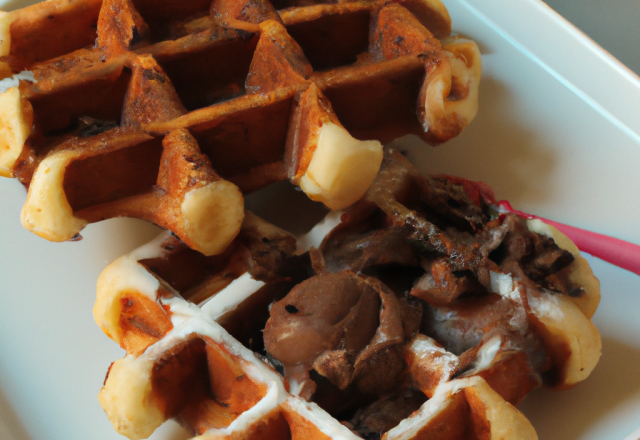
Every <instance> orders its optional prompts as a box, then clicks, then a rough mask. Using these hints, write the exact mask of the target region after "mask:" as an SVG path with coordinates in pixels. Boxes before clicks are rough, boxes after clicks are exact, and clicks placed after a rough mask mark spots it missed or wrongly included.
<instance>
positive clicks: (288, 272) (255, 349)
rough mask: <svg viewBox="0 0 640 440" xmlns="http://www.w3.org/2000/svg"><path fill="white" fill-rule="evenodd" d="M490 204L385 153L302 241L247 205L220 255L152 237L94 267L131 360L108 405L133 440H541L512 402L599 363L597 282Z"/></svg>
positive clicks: (113, 376) (483, 195)
mask: <svg viewBox="0 0 640 440" xmlns="http://www.w3.org/2000/svg"><path fill="white" fill-rule="evenodd" d="M494 208H495V200H494V199H493V195H492V193H491V191H490V190H489V189H488V188H487V187H486V186H484V185H483V184H478V183H474V182H470V181H467V180H464V179H459V178H453V177H450V176H422V175H420V174H419V173H418V172H417V171H416V170H415V169H414V168H413V167H412V166H411V165H410V164H409V163H408V162H407V161H406V160H405V159H404V157H402V156H401V155H400V154H399V153H397V152H392V151H387V152H386V153H385V156H384V158H383V162H382V167H381V170H380V172H379V173H378V175H377V177H376V179H375V180H374V182H373V184H372V185H371V187H370V188H369V189H368V190H367V192H366V194H365V196H364V197H363V198H362V199H361V200H360V201H358V202H357V203H356V204H354V205H353V206H351V207H350V208H348V209H347V210H345V211H332V212H330V213H329V214H328V215H327V217H326V218H325V219H324V220H323V221H322V222H320V223H319V224H318V225H316V226H315V227H314V228H313V229H312V230H311V231H310V232H309V233H308V234H306V235H304V236H302V237H300V238H298V239H297V240H296V239H295V238H294V237H293V236H292V235H291V234H290V233H288V232H286V231H283V230H282V229H279V228H277V227H275V226H274V225H271V224H269V223H267V222H265V221H264V220H261V219H260V218H258V217H257V216H255V215H253V214H251V213H247V216H246V218H245V221H244V223H243V225H242V228H241V231H240V233H239V235H238V236H237V238H236V239H235V240H234V242H233V243H232V245H231V246H230V248H229V249H228V250H227V251H226V253H225V254H221V255H218V256H213V257H205V256H203V255H202V254H200V253H198V252H195V251H193V250H191V249H189V248H188V247H187V246H186V245H185V244H183V243H181V242H180V241H179V240H177V239H176V238H175V237H174V236H172V235H171V234H170V233H169V232H165V233H163V234H162V235H160V236H159V237H158V238H157V239H156V240H154V241H153V242H151V243H149V244H148V245H145V246H143V247H142V248H139V249H138V250H136V251H134V252H133V253H131V254H129V255H126V256H124V257H122V258H120V259H118V260H116V261H115V262H114V263H112V264H111V265H110V266H109V267H108V268H107V269H105V271H104V272H103V273H102V275H101V276H100V280H99V282H98V295H97V300H96V305H95V308H94V316H95V318H96V321H97V323H98V324H99V325H100V327H101V328H102V329H103V330H104V331H105V333H106V334H107V335H109V336H110V337H111V338H112V339H114V340H115V341H116V342H118V343H119V344H120V345H121V346H122V347H123V348H124V349H125V350H126V351H127V355H126V356H125V357H124V358H123V359H120V360H118V361H116V362H114V363H113V364H112V366H111V367H110V369H109V372H108V374H107V378H106V380H105V384H104V387H103V388H102V390H101V391H100V396H99V399H100V402H101V404H102V407H103V408H104V409H105V411H106V413H107V415H108V417H109V419H110V420H111V422H112V423H113V425H114V428H115V429H116V430H117V431H118V432H119V433H121V434H123V435H126V436H128V437H129V438H144V437H147V436H149V435H150V434H151V433H152V432H153V431H154V430H155V429H156V428H157V427H158V426H159V425H160V424H162V423H163V422H164V421H165V420H167V419H169V418H175V419H176V420H178V421H179V422H180V423H181V424H182V425H183V426H184V427H185V428H187V429H188V430H190V431H191V432H192V433H193V434H194V435H196V436H197V437H196V438H199V439H212V438H234V439H235V438H245V439H252V438H256V439H257V438H283V439H284V438H294V439H303V438H304V439H309V438H311V439H316V438H317V439H327V438H332V439H350V438H354V439H355V438H367V439H369V438H382V439H385V440H391V439H423V438H425V439H426V438H438V439H504V438H510V439H535V438H537V436H536V433H535V430H534V428H533V427H532V426H531V424H530V423H529V422H528V420H527V419H526V418H525V417H524V416H523V415H522V414H521V413H520V412H519V411H518V410H517V409H516V408H515V406H514V405H516V404H517V403H518V402H520V401H521V400H522V399H523V398H524V397H525V395H526V394H527V393H528V392H529V391H531V390H532V389H534V388H536V387H538V386H540V385H541V384H542V383H545V384H547V385H549V386H552V387H555V388H557V389H564V388H569V387H571V386H573V385H575V384H576V383H578V382H580V381H582V380H584V379H585V378H586V377H587V376H588V375H589V374H590V372H591V371H592V370H593V368H594V367H595V365H596V363H597V361H598V359H599V356H600V349H601V343H600V336H599V333H598V331H597V329H596V328H595V326H594V325H593V324H592V323H591V321H590V318H591V316H592V315H593V313H594V311H595V308H596V307H597V305H598V301H599V284H598V281H597V279H596V278H595V277H594V276H593V273H592V272H591V270H590V269H589V267H588V265H587V263H586V262H585V261H584V259H582V258H581V257H580V255H579V253H578V251H577V249H576V248H575V246H574V245H573V244H572V243H571V242H570V241H569V240H568V239H567V238H566V237H564V236H563V235H562V234H561V233H559V232H558V231H557V230H556V229H554V228H553V227H550V226H548V225H546V224H544V223H542V222H540V221H538V220H535V221H527V220H525V219H523V218H521V217H518V216H517V215H515V214H506V215H505V214H500V213H499V212H497V211H496V210H495V209H494Z"/></svg>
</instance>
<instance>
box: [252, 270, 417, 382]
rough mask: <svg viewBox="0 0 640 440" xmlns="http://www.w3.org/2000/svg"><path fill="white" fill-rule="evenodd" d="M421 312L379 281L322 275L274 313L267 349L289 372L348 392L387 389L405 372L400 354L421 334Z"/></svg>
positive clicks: (293, 293) (268, 327)
mask: <svg viewBox="0 0 640 440" xmlns="http://www.w3.org/2000/svg"><path fill="white" fill-rule="evenodd" d="M421 314H422V313H421V309H420V308H419V307H417V306H413V305H411V304H409V303H408V302H407V300H405V299H404V298H398V297H397V296H396V295H395V294H394V293H393V292H392V291H391V290H390V289H389V288H388V287H386V286H385V285H384V284H383V283H382V282H380V281H378V280H377V279H374V278H370V277H364V276H358V275H356V274H355V273H353V272H351V271H344V272H339V273H323V274H320V275H317V276H315V277H313V278H310V279H308V280H306V281H304V282H302V283H300V284H299V285H297V286H296V287H295V288H294V289H292V290H291V292H290V293H289V294H288V295H287V296H286V297H285V298H284V299H282V300H281V301H279V302H277V303H275V304H274V305H273V307H272V309H271V317H270V318H269V320H268V321H267V325H266V327H265V330H264V341H265V347H266V349H267V351H268V352H269V354H270V355H271V356H273V357H275V358H276V359H278V360H279V361H280V362H282V363H283V364H284V365H285V367H294V366H299V365H302V366H304V367H305V368H306V369H307V370H310V369H312V368H313V369H314V370H315V371H316V372H318V373H319V374H321V375H322V376H325V377H326V378H328V379H329V380H330V381H331V382H332V383H333V384H334V385H335V386H337V387H338V388H340V389H345V388H346V387H347V386H349V385H350V384H351V383H352V382H356V383H357V386H358V388H359V389H360V390H361V391H363V392H373V391H374V390H375V391H381V390H382V389H388V388H389V387H391V386H393V384H394V383H395V382H396V380H397V377H398V376H399V375H400V374H401V372H402V371H403V369H404V361H403V360H402V356H397V355H396V354H397V353H395V351H396V350H399V349H401V346H402V344H404V342H405V341H406V340H407V339H408V338H410V337H411V335H412V334H414V333H415V332H416V331H417V330H418V325H419V320H420V316H421Z"/></svg>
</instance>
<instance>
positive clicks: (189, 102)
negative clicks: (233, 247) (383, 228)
mask: <svg viewBox="0 0 640 440" xmlns="http://www.w3.org/2000/svg"><path fill="white" fill-rule="evenodd" d="M450 33H451V23H450V18H449V15H448V13H447V11H446V9H445V8H444V6H443V5H442V4H441V3H440V1H439V0H404V1H401V2H393V1H382V0H379V1H353V2H340V3H336V4H315V3H314V2H306V1H303V2H300V3H297V2H295V1H294V2H288V1H287V0H285V1H280V0H278V1H276V2H274V3H273V4H272V3H269V2H268V1H267V0H250V1H246V2H245V1H243V0H216V1H214V2H213V3H211V2H210V1H209V0H206V1H203V0H186V1H181V2H175V1H168V0H162V1H160V2H158V1H150V0H105V1H103V2H101V1H96V0H50V1H46V2H44V3H40V4H37V5H34V6H31V7H29V8H25V9H22V10H18V11H15V12H9V13H0V35H1V36H2V38H0V55H1V56H2V58H0V60H1V61H0V73H1V74H2V75H3V76H9V75H11V74H15V73H18V72H21V71H24V70H28V71H29V72H31V73H32V74H33V80H32V81H29V80H22V81H20V84H19V87H16V88H12V89H9V90H7V91H6V92H4V93H3V94H2V95H0V101H1V102H2V104H3V105H2V112H0V173H1V174H2V175H4V176H13V177H16V178H18V179H20V181H22V182H23V183H24V184H25V185H27V186H28V187H29V195H28V197H27V202H26V204H25V206H24V208H23V211H22V215H21V220H22V223H23V225H24V226H25V227H26V228H27V229H29V230H31V231H32V232H34V233H36V234H38V235H40V236H42V237H45V238H47V239H49V240H54V241H63V240H69V239H71V238H73V237H74V236H76V235H77V234H78V233H79V231H80V230H81V229H82V228H83V227H84V226H85V225H86V224H87V223H90V222H96V221H100V220H103V219H107V218H111V217H115V216H130V217H137V218H143V219H147V220H150V221H152V222H154V223H156V224H158V225H160V226H162V227H164V228H167V229H170V230H172V231H173V232H174V233H175V234H176V235H178V236H179V237H180V238H181V239H182V240H183V241H184V242H185V243H187V244H188V245H189V246H191V247H192V248H194V249H198V250H200V251H201V252H203V253H205V254H208V255H211V254H217V253H220V252H222V251H223V250H224V249H225V248H226V247H227V245H228V244H229V243H230V242H231V241H232V240H233V238H234V237H235V235H236V234H237V233H238V231H239V229H240V225H241V223H242V193H246V192H249V191H252V190H255V189H257V188H260V187H263V186H265V185H267V184H269V183H271V182H274V181H277V180H281V179H285V178H289V179H290V180H291V181H292V182H293V183H294V184H296V185H300V186H301V187H302V189H303V190H304V191H305V192H306V193H307V194H309V196H310V197H312V198H313V199H314V200H319V201H322V202H324V203H325V204H326V205H327V206H329V207H330V208H333V209H342V208H344V207H346V206H348V205H350V204H352V203H354V202H355V201H356V200H358V199H359V198H360V196H361V195H362V194H363V193H364V191H365V190H366V188H367V187H368V185H369V184H370V183H371V181H372V180H373V178H374V177H375V174H376V172H377V170H378V168H379V166H380V161H381V160H382V148H381V145H380V142H386V141H389V140H391V139H394V138H397V137H399V136H402V135H405V134H408V133H413V134H416V135H419V136H421V137H422V138H423V139H425V140H426V141H427V142H429V143H431V144H438V143H441V142H443V141H446V140H447V139H450V138H451V137H453V136H456V135H457V134H458V133H459V132H460V131H461V130H462V129H463V128H464V127H465V126H466V125H467V124H468V123H469V122H470V121H471V120H472V119H473V117H474V116H475V113H476V110H477V90H478V81H479V77H480V69H481V62H480V56H479V51H478V48H477V46H476V45H475V43H473V42H472V41H470V40H467V39H466V38H462V37H451V36H450ZM368 139H374V141H367V140H368ZM212 231H216V233H215V234H213V235H214V236H215V237H212V234H211V232H212Z"/></svg>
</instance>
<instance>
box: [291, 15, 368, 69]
mask: <svg viewBox="0 0 640 440" xmlns="http://www.w3.org/2000/svg"><path fill="white" fill-rule="evenodd" d="M287 32H289V35H291V36H292V37H293V39H294V40H296V42H297V43H298V44H299V45H300V47H301V48H302V50H303V51H304V54H305V56H306V57H307V59H308V60H309V62H310V63H311V65H312V66H313V69H314V70H329V69H334V68H336V67H340V66H346V65H349V64H353V63H355V62H356V60H357V58H358V55H360V54H361V53H363V52H366V51H367V49H368V47H369V11H366V10H365V11H357V12H352V13H348V14H335V15H326V16H323V17H320V18H318V19H316V20H312V21H308V22H304V23H296V24H292V25H289V26H287Z"/></svg>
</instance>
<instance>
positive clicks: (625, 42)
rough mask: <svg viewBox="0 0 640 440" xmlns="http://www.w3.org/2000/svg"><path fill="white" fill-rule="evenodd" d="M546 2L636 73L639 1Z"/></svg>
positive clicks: (639, 51)
mask: <svg viewBox="0 0 640 440" xmlns="http://www.w3.org/2000/svg"><path fill="white" fill-rule="evenodd" d="M546 3H547V4H548V5H549V6H551V7H552V8H553V9H555V10H556V11H557V12H558V13H559V14H560V15H562V16H563V17H564V18H566V19H567V20H569V21H570V22H571V23H573V24H574V25H575V26H576V27H578V29H580V30H581V31H583V32H584V33H585V34H587V35H588V36H589V37H591V39H593V40H594V41H595V42H596V43H598V44H599V45H600V46H602V47H603V48H604V49H605V50H606V51H608V52H609V53H611V55H613V56H614V57H616V58H617V59H618V60H620V61H621V62H622V63H623V64H626V65H627V67H629V68H630V69H631V70H633V71H634V72H635V73H636V74H638V75H640V0H546Z"/></svg>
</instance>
